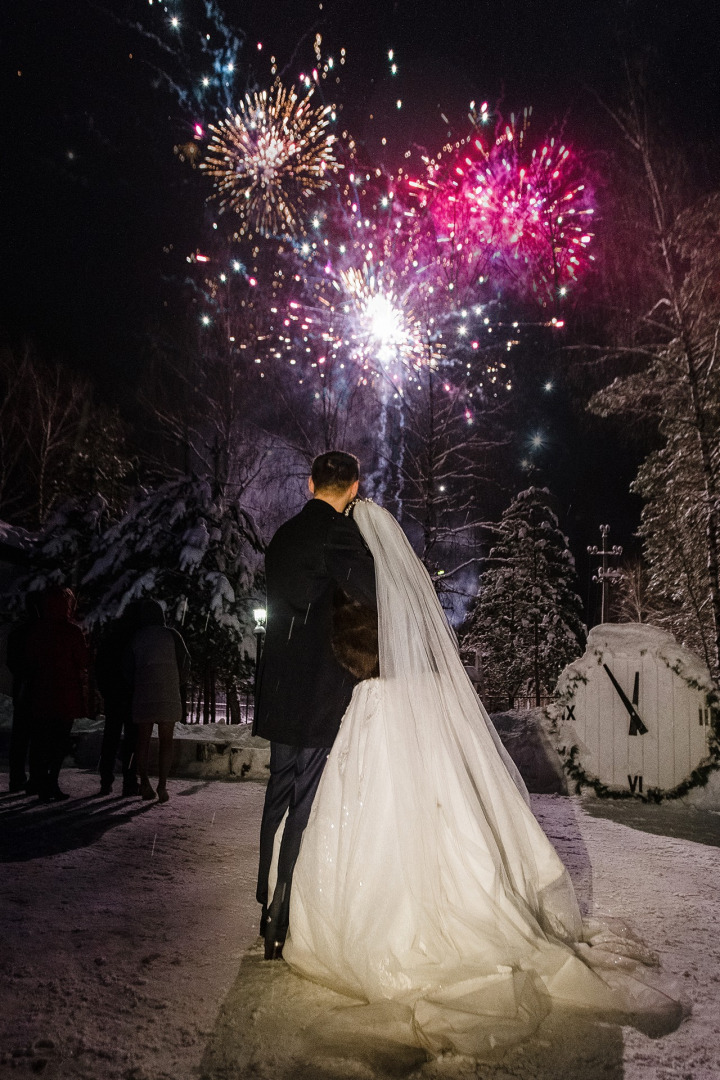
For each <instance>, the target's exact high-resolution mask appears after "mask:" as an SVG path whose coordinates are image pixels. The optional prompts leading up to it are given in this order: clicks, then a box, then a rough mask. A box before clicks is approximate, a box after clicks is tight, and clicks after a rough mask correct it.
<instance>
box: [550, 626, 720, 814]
mask: <svg viewBox="0 0 720 1080" xmlns="http://www.w3.org/2000/svg"><path fill="white" fill-rule="evenodd" d="M598 629H600V628H598ZM649 629H651V628H649ZM605 644H607V643H605ZM574 666H575V665H571V666H570V668H568V669H566V671H565V672H564V673H563V677H565V678H564V688H565V692H564V699H565V705H564V714H563V721H564V725H563V726H564V729H565V732H564V737H565V738H567V737H568V736H570V738H571V739H573V741H574V743H575V745H577V747H578V761H579V764H580V765H581V767H582V768H583V769H584V771H585V772H586V773H587V774H588V775H589V776H590V777H593V778H596V779H598V780H600V781H601V782H602V783H603V784H605V785H607V786H608V787H611V788H614V789H616V790H621V789H624V790H630V791H631V792H633V793H636V794H639V795H640V794H643V793H644V792H646V791H647V790H648V789H649V788H659V789H661V790H669V789H671V788H674V787H676V786H677V785H678V784H680V783H682V782H683V781H684V780H686V779H687V778H688V777H689V776H690V774H691V773H692V771H693V769H695V768H696V766H697V765H699V764H700V762H701V761H702V760H703V759H704V758H706V757H707V755H708V752H709V736H710V732H711V730H712V727H711V724H712V709H711V706H710V705H709V703H708V694H707V691H706V690H704V689H696V688H694V687H692V686H690V685H689V684H688V682H687V681H686V680H685V679H683V678H681V677H680V675H678V674H677V673H676V672H675V671H673V670H671V668H670V667H669V666H668V664H667V663H666V662H665V661H664V660H663V658H662V657H660V656H658V655H657V654H655V653H654V652H653V651H650V650H640V649H638V650H637V652H636V653H635V655H633V654H632V651H631V652H630V653H628V652H627V651H626V650H624V649H623V650H622V652H619V653H617V652H616V653H614V652H613V651H611V650H610V649H608V648H601V649H595V651H594V653H593V655H592V657H589V656H588V654H587V653H586V655H585V657H583V658H582V660H581V661H578V662H577V674H579V675H580V677H577V675H576V677H575V678H572V668H573V667H574ZM568 675H570V678H567V677H566V676H568ZM573 737H574V738H573ZM567 750H569V747H566V752H567Z"/></svg>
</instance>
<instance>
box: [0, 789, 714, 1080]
mask: <svg viewBox="0 0 720 1080" xmlns="http://www.w3.org/2000/svg"><path fill="white" fill-rule="evenodd" d="M63 784H64V786H65V787H66V788H67V790H68V791H70V792H71V794H72V796H73V798H72V799H71V800H70V801H68V802H67V803H64V804H52V805H50V806H40V805H39V804H38V803H37V802H35V801H34V800H28V799H26V798H20V797H18V796H10V795H8V794H2V795H0V861H1V863H2V865H1V866H0V920H1V922H0V1076H2V1077H3V1080H4V1077H5V1076H16V1077H22V1076H23V1075H26V1076H30V1075H32V1074H36V1075H39V1074H41V1075H43V1076H45V1077H48V1078H50V1080H54V1078H58V1080H120V1078H123V1080H186V1078H187V1080H198V1078H202V1080H241V1078H243V1080H244V1078H250V1077H256V1078H267V1080H270V1078H272V1080H341V1078H342V1080H345V1078H349V1077H352V1078H357V1080H385V1078H387V1080H390V1078H393V1080H401V1078H410V1077H415V1078H417V1080H420V1078H422V1080H435V1078H437V1080H439V1078H441V1077H442V1078H448V1080H461V1078H462V1080H465V1078H470V1077H482V1078H484V1080H510V1078H518V1080H557V1078H562V1080H596V1078H597V1080H599V1078H603V1080H607V1078H611V1080H613V1078H617V1080H619V1078H620V1077H623V1078H626V1080H717V1078H718V1077H720V962H719V961H720V945H719V943H718V937H719V932H718V928H719V927H720V814H717V813H712V812H709V811H699V810H695V809H692V808H687V807H677V806H672V807H671V806H660V807H656V806H644V805H640V804H635V803H633V804H630V805H628V804H625V803H623V804H616V803H607V802H602V803H601V802H598V801H597V800H588V799H585V800H583V801H581V800H580V799H579V798H577V797H573V798H566V797H562V796H557V795H540V796H535V797H534V798H533V803H534V807H535V810H536V813H537V814H538V816H539V818H540V820H541V822H542V824H543V826H544V828H545V829H546V831H547V833H548V835H549V836H550V838H551V840H552V841H553V843H554V844H555V845H556V847H557V848H558V851H559V852H560V854H561V856H562V857H563V859H564V860H565V861H566V864H567V865H568V867H569V868H570V871H571V874H572V876H573V879H574V881H575V884H576V888H577V890H578V894H579V896H580V900H581V903H582V905H583V907H584V908H585V910H586V911H587V912H594V913H603V914H605V915H610V916H621V917H623V918H625V919H627V920H628V921H629V922H630V923H632V924H633V925H634V927H635V928H636V929H637V930H638V931H640V932H641V934H642V936H643V937H644V939H645V941H646V943H647V944H648V945H649V946H650V947H651V948H652V949H654V950H656V951H657V952H658V953H659V954H660V956H661V959H662V964H663V968H664V970H665V972H666V973H667V974H668V975H670V976H672V977H675V978H676V979H677V980H678V981H679V982H680V983H681V984H682V988H683V991H684V994H685V996H686V997H687V998H689V999H690V1000H691V1001H692V1004H693V1013H692V1016H691V1017H690V1018H689V1019H688V1020H686V1021H685V1022H684V1023H683V1024H682V1025H681V1026H680V1028H678V1030H677V1031H675V1032H673V1033H672V1034H670V1035H667V1036H665V1037H664V1038H662V1039H658V1040H651V1039H649V1038H648V1037H646V1036H644V1035H642V1034H640V1033H638V1032H636V1031H634V1030H631V1029H628V1028H616V1027H612V1026H607V1025H597V1026H593V1025H588V1024H581V1023H579V1022H578V1021H577V1020H573V1021H572V1022H570V1021H569V1020H568V1018H567V1017H565V1018H563V1017H557V1016H556V1017H554V1018H552V1017H551V1018H550V1019H549V1021H546V1024H545V1025H544V1026H543V1028H542V1029H541V1030H540V1031H539V1032H538V1033H537V1035H536V1036H535V1037H534V1038H533V1039H532V1040H530V1041H529V1042H528V1043H526V1044H524V1045H523V1046H521V1047H518V1048H516V1049H515V1050H513V1051H511V1052H510V1053H509V1054H508V1055H507V1056H506V1057H505V1058H504V1059H503V1060H502V1061H501V1062H500V1063H496V1064H493V1065H480V1064H476V1063H474V1062H470V1061H468V1060H463V1059H459V1058H445V1059H440V1060H436V1061H430V1062H428V1061H427V1060H426V1058H425V1056H424V1054H423V1053H422V1052H418V1051H417V1050H415V1049H413V1048H410V1047H405V1046H402V1045H399V1044H398V1043H397V1042H396V1041H394V1032H393V1031H392V1029H391V1028H388V1027H387V1026H385V1027H384V1028H383V1030H378V1029H373V1028H372V1023H371V1021H372V1016H371V1015H368V1012H367V1010H359V1011H358V1010H357V1009H355V1008H353V1003H352V1002H349V1001H348V1000H347V999H345V998H342V997H340V996H339V995H336V994H333V993H331V992H330V991H327V990H324V989H322V988H320V987H317V986H314V985H312V984H310V983H307V982H305V981H304V980H302V979H300V978H298V977H297V976H295V975H293V974H292V972H290V971H289V969H288V968H287V967H286V966H285V965H284V964H283V963H282V962H280V963H265V962H264V961H263V960H262V959H261V954H260V952H259V950H258V944H257V925H258V909H257V905H256V904H255V901H254V884H255V881H254V879H255V869H256V851H257V834H258V826H259V820H260V813H261V808H262V800H263V795H264V788H263V786H262V785H261V784H259V783H252V782H250V783H240V784H238V783H223V782H220V781H209V782H208V781H190V780H171V782H170V791H171V800H170V802H169V803H168V804H166V805H165V806H159V805H158V804H157V803H153V804H150V805H148V804H147V803H145V804H144V803H142V802H141V801H140V800H128V799H122V798H121V797H119V796H110V797H107V798H98V797H97V796H96V792H97V790H98V781H97V777H96V776H94V775H92V774H90V773H86V772H82V771H80V770H78V769H67V770H65V771H64V773H63ZM6 790H7V774H6V773H5V774H0V792H5V791H6Z"/></svg>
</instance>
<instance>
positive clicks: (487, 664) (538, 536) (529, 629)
mask: <svg viewBox="0 0 720 1080" xmlns="http://www.w3.org/2000/svg"><path fill="white" fill-rule="evenodd" d="M551 501H552V496H551V495H550V492H549V491H548V490H547V488H535V487H531V488H529V489H528V490H527V491H522V492H520V494H519V495H517V496H516V497H515V498H514V499H513V501H512V503H511V504H510V506H509V507H508V509H507V510H506V511H505V512H504V514H503V516H502V519H501V521H500V523H499V524H498V526H497V533H498V539H497V542H496V544H495V546H494V547H493V548H492V549H491V551H490V555H489V557H488V559H487V561H486V567H485V569H484V571H483V573H482V575H481V577H480V587H479V595H478V598H477V601H476V603H475V605H474V608H473V609H472V611H471V613H470V615H469V617H468V620H467V622H466V624H465V632H464V635H463V640H462V647H463V651H464V652H465V653H466V654H470V655H472V654H475V655H477V656H478V657H479V659H480V662H481V664H482V670H483V674H484V679H485V687H486V694H487V697H488V699H489V700H490V701H494V702H498V703H499V702H503V703H507V704H508V705H509V706H510V707H511V708H512V705H513V702H514V700H515V698H516V697H517V696H518V694H519V693H521V692H528V693H530V694H532V696H533V697H534V699H535V702H536V704H538V705H539V704H540V703H541V698H542V697H543V696H544V695H546V694H549V693H551V692H552V690H553V688H554V686H555V683H556V682H557V679H558V676H559V675H560V672H561V671H562V669H563V668H564V667H565V665H566V664H568V663H570V661H571V660H573V659H574V658H575V657H576V656H578V655H579V654H580V653H581V652H582V648H583V644H584V641H585V634H586V630H585V626H584V625H583V620H582V603H581V601H580V597H579V596H578V595H577V593H576V592H575V587H574V582H575V563H574V560H573V556H572V553H571V552H570V548H569V546H568V540H567V537H566V536H565V535H564V534H563V532H562V530H561V529H560V527H559V523H558V519H557V516H556V514H555V512H554V511H553V509H552V506H551Z"/></svg>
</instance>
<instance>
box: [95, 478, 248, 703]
mask: <svg viewBox="0 0 720 1080" xmlns="http://www.w3.org/2000/svg"><path fill="white" fill-rule="evenodd" d="M262 551H263V544H262V541H261V539H260V536H259V534H258V532H257V530H256V528H255V525H254V522H253V521H252V519H251V518H250V516H249V514H248V513H247V512H246V511H245V510H244V509H243V508H242V507H241V506H240V505H239V504H238V502H237V501H236V500H233V499H231V498H228V497H224V496H222V495H221V494H219V493H218V491H217V489H216V491H215V492H213V488H212V485H211V484H210V483H209V482H208V481H206V480H202V479H198V478H196V477H181V478H178V479H174V480H171V481H168V482H166V483H165V484H162V485H161V486H160V487H157V488H156V489H154V490H148V491H145V492H142V493H141V494H139V495H138V496H136V498H135V499H134V500H133V502H132V503H131V505H130V507H129V508H128V510H127V512H126V513H125V515H124V516H123V517H122V518H121V519H120V521H118V522H117V523H115V524H113V525H111V526H110V527H109V528H108V529H107V530H106V531H105V532H104V533H103V535H102V536H101V537H100V538H99V540H98V543H97V545H96V558H95V561H94V563H93V565H92V566H91V567H90V569H89V570H88V572H87V574H86V575H85V578H84V582H83V587H84V588H85V589H86V590H87V591H88V592H90V591H91V592H92V593H93V594H94V595H95V596H96V597H97V602H96V604H95V606H94V607H93V609H92V610H91V612H90V613H89V617H88V620H87V621H88V623H89V624H90V625H91V626H92V625H93V624H99V623H102V622H104V621H106V620H107V619H111V618H114V617H115V616H117V615H119V614H120V613H121V612H122V611H123V610H124V608H125V607H126V606H127V605H128V604H129V603H130V602H131V601H132V600H136V599H138V598H139V597H141V596H143V595H144V594H147V593H152V595H153V596H154V597H156V598H157V599H158V600H160V601H162V602H164V603H165V605H166V611H167V618H168V623H169V625H171V626H174V627H176V628H177V629H178V630H180V631H181V633H182V635H183V637H184V638H185V640H186V643H187V646H188V649H189V651H190V656H191V660H192V671H193V677H194V682H195V685H196V686H198V687H199V688H200V691H201V695H202V698H203V702H204V717H205V718H206V719H209V718H211V717H212V715H213V713H214V708H213V702H214V697H215V687H216V684H217V683H219V684H220V686H222V687H224V688H225V689H226V691H227V692H228V696H229V700H230V702H231V705H232V703H233V702H234V700H235V697H236V694H235V692H236V688H237V683H238V680H239V679H241V678H244V677H247V676H248V675H249V674H250V673H251V671H252V657H251V655H250V654H251V651H252V640H253V639H252V627H253V619H252V609H253V608H254V607H256V606H257V604H258V601H259V599H260V597H261V595H262V589H261V585H260V581H259V577H258V575H259V572H260V557H261V553H262Z"/></svg>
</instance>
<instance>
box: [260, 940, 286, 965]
mask: <svg viewBox="0 0 720 1080" xmlns="http://www.w3.org/2000/svg"><path fill="white" fill-rule="evenodd" d="M284 944H285V942H284V941H273V940H272V938H266V939H265V959H266V960H282V958H283V945H284Z"/></svg>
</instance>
